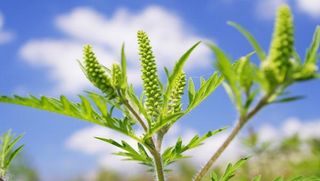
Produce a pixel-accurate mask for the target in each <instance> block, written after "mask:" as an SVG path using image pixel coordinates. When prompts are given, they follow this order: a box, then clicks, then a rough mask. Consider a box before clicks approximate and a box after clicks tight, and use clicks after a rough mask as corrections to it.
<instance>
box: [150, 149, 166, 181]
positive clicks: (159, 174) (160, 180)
mask: <svg viewBox="0 0 320 181" xmlns="http://www.w3.org/2000/svg"><path fill="white" fill-rule="evenodd" d="M152 155H153V158H154V163H155V166H156V178H157V181H165V177H164V172H163V170H164V169H163V164H162V158H161V154H160V152H158V151H157V150H154V152H153V153H152Z"/></svg>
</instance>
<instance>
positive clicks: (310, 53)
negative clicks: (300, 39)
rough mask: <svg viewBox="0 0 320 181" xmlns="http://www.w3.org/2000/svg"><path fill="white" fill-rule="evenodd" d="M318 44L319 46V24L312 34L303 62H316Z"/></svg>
mask: <svg viewBox="0 0 320 181" xmlns="http://www.w3.org/2000/svg"><path fill="white" fill-rule="evenodd" d="M319 46H320V26H317V28H316V30H315V32H314V35H313V39H312V43H311V45H310V47H309V48H308V50H307V55H306V58H305V64H309V63H311V64H314V65H315V64H316V63H317V59H318V50H319Z"/></svg>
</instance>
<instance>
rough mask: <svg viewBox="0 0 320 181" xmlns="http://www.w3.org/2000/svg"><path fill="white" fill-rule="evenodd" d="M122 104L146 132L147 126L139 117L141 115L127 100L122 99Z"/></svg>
mask: <svg viewBox="0 0 320 181" xmlns="http://www.w3.org/2000/svg"><path fill="white" fill-rule="evenodd" d="M123 103H124V105H125V106H126V107H127V108H128V109H129V111H130V112H131V113H132V114H133V115H134V117H135V118H136V119H137V120H138V122H139V123H140V125H141V126H142V128H143V130H144V131H145V132H148V127H147V126H146V124H145V123H144V122H143V120H142V119H141V117H140V116H139V114H138V113H137V112H136V111H135V110H134V109H133V107H132V106H131V105H130V104H129V102H128V100H124V101H123Z"/></svg>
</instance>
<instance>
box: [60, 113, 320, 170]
mask: <svg viewBox="0 0 320 181" xmlns="http://www.w3.org/2000/svg"><path fill="white" fill-rule="evenodd" d="M318 130H320V120H315V121H303V120H299V119H296V118H290V119H287V120H285V121H284V122H283V124H282V126H278V127H275V126H272V125H270V124H265V125H262V126H261V127H260V128H258V129H257V132H258V133H259V137H260V140H261V141H272V142H273V143H277V142H278V141H279V140H281V139H282V138H285V137H289V136H293V135H294V134H298V135H299V136H300V137H301V139H309V138H320V133H319V131H318ZM196 134H197V131H195V130H194V129H192V128H186V127H180V126H175V127H174V128H173V129H172V130H171V131H170V132H169V134H168V135H167V137H166V139H165V143H164V144H165V147H166V146H168V145H172V144H174V143H175V141H176V139H177V137H179V136H181V137H182V139H183V140H186V141H188V140H190V139H191V138H192V137H193V136H194V135H196ZM227 135H228V131H226V132H223V133H221V134H218V135H216V136H213V137H212V138H210V139H208V140H207V141H206V143H205V144H204V145H203V146H201V147H199V148H196V149H194V150H192V151H190V152H189V153H187V154H188V155H190V156H192V158H190V161H191V162H192V163H194V164H195V166H197V167H200V166H201V165H203V164H204V163H205V161H206V160H208V159H209V158H210V156H211V154H212V153H213V152H214V151H215V150H216V149H217V148H218V147H219V146H220V145H221V144H222V142H223V141H224V140H225V139H226V137H227ZM95 136H98V137H105V138H114V139H115V140H119V141H120V140H126V141H128V142H129V143H130V144H132V145H135V144H136V143H135V141H133V140H130V138H127V137H125V136H122V135H120V134H119V133H116V132H113V131H110V130H109V129H105V128H101V127H98V126H93V127H88V128H84V129H81V130H79V131H77V132H75V133H74V134H72V135H71V136H70V137H69V138H68V139H67V141H66V147H67V148H68V149H71V150H74V151H77V152H81V153H84V154H88V155H94V156H96V158H97V163H98V164H99V165H100V166H102V167H105V168H107V169H111V170H115V171H118V172H123V171H124V170H123V167H126V168H129V169H130V174H136V173H138V172H140V171H143V167H141V166H137V164H136V163H131V162H124V161H122V160H121V158H120V157H118V156H115V155H112V153H113V152H117V151H119V150H118V149H116V148H114V147H113V146H110V145H109V144H106V143H103V142H102V141H99V140H96V139H94V137H95ZM240 137H242V136H240ZM245 150H246V148H244V146H243V145H242V144H241V139H239V136H238V138H237V139H235V140H234V142H233V143H232V144H231V145H230V146H229V148H228V149H227V150H226V152H224V154H223V155H222V157H221V158H220V159H219V160H218V161H219V162H220V163H225V162H227V161H228V162H231V161H235V160H236V159H238V158H239V157H240V156H243V155H245V154H246V151H245ZM126 170H127V169H126ZM125 173H127V174H128V172H127V171H125V172H124V173H123V174H125Z"/></svg>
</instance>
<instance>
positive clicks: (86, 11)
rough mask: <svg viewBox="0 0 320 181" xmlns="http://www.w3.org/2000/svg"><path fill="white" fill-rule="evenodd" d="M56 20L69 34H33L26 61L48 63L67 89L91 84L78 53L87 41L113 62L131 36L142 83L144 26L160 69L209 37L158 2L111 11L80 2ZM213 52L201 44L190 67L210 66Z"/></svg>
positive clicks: (133, 73) (131, 56) (135, 77)
mask: <svg viewBox="0 0 320 181" xmlns="http://www.w3.org/2000/svg"><path fill="white" fill-rule="evenodd" d="M55 25H56V26H57V28H58V29H59V30H61V31H62V32H63V33H64V34H65V35H66V38H65V39H62V40H57V39H52V38H45V39H36V40H30V41H29V42H27V43H26V44H25V45H24V46H23V47H22V48H21V51H20V54H21V56H22V57H23V58H24V60H26V62H28V63H30V64H32V65H35V66H39V67H45V68H47V69H48V72H49V76H50V77H49V78H51V79H52V80H54V81H56V82H57V86H56V87H55V91H56V90H58V91H60V92H61V91H62V92H65V93H75V92H79V90H82V89H83V88H85V87H87V86H88V82H87V81H86V80H85V79H84V76H82V75H80V74H82V73H81V71H80V69H79V67H78V65H77V62H76V59H81V46H82V45H83V44H84V43H91V44H93V45H94V49H95V50H96V51H97V56H98V58H99V59H100V60H101V62H102V63H104V64H106V65H110V64H111V62H112V61H114V60H118V59H119V56H118V55H119V54H120V47H121V43H122V42H125V43H126V53H127V58H128V61H129V66H128V69H129V70H128V72H129V73H130V75H129V81H130V82H131V83H133V84H136V85H139V84H140V75H139V60H138V54H137V43H136V32H137V31H138V30H140V29H143V30H144V31H146V32H147V33H148V34H149V36H150V39H151V43H152V45H153V47H154V52H155V55H156V58H157V61H158V64H159V71H162V67H163V66H164V65H165V66H169V67H171V66H172V65H173V64H174V62H175V61H176V60H177V59H178V58H179V57H180V56H181V55H182V53H183V52H184V51H186V50H187V49H188V48H189V47H191V46H192V45H193V44H194V43H195V42H197V41H199V40H201V39H203V38H202V37H200V36H197V35H195V34H194V33H192V32H191V31H190V29H191V28H190V27H189V26H187V25H185V24H184V23H183V22H182V20H181V19H180V18H179V17H178V16H177V15H175V14H173V13H172V12H170V11H167V10H166V9H163V8H160V7H158V6H150V7H148V8H146V9H144V10H142V11H141V12H139V13H131V12H129V11H128V10H126V9H118V10H117V11H116V12H115V13H114V14H113V15H112V16H110V17H109V16H104V15H103V14H101V13H99V12H97V11H95V10H93V9H90V8H87V7H80V8H76V9H74V10H72V11H71V12H69V13H67V14H63V15H59V16H58V17H57V18H56V19H55ZM209 56H210V53H209V51H208V50H207V49H206V48H203V47H202V48H199V49H197V50H196V51H195V52H194V54H193V55H192V58H191V60H190V61H189V63H187V65H186V69H189V70H191V69H192V70H193V69H195V68H204V67H206V65H208V63H209V62H208V60H209Z"/></svg>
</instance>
